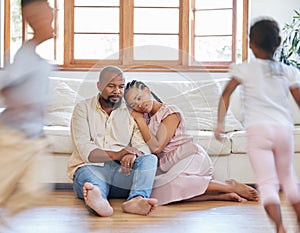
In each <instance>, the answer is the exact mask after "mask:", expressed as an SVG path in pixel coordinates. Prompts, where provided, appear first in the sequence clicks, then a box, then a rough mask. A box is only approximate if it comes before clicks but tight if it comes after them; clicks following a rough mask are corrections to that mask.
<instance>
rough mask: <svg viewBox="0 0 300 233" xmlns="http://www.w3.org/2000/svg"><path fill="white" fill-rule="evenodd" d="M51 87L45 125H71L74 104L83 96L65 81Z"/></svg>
mask: <svg viewBox="0 0 300 233" xmlns="http://www.w3.org/2000/svg"><path fill="white" fill-rule="evenodd" d="M51 89H52V90H50V97H49V102H48V105H47V106H46V109H45V125H47V126H53V125H57V126H69V125H70V120H71V116H72V112H73V108H74V105H75V104H76V103H77V102H78V101H80V100H82V97H81V96H80V95H78V93H77V92H76V91H75V90H73V89H72V88H70V87H69V86H68V85H67V84H66V83H65V82H63V81H61V82H58V83H57V84H56V85H55V87H52V88H51Z"/></svg>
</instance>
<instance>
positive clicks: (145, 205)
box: [122, 196, 157, 215]
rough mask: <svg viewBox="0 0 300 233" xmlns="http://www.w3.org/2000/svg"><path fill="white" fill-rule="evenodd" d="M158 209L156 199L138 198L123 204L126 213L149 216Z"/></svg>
mask: <svg viewBox="0 0 300 233" xmlns="http://www.w3.org/2000/svg"><path fill="white" fill-rule="evenodd" d="M156 207H157V200H156V199H155V198H143V197H141V196H137V197H134V198H132V199H131V200H129V201H126V202H124V203H123V204H122V209H123V211H124V212H126V213H131V214H141V215H148V214H150V213H151V212H152V211H153V210H155V209H156Z"/></svg>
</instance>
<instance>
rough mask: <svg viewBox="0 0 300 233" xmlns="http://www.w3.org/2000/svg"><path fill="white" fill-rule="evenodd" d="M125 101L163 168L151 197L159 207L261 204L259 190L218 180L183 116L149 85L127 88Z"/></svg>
mask: <svg viewBox="0 0 300 233" xmlns="http://www.w3.org/2000/svg"><path fill="white" fill-rule="evenodd" d="M124 97H125V101H126V103H127V106H128V108H129V109H130V110H131V114H132V116H133V118H134V119H135V121H136V123H137V125H138V126H139V128H140V131H141V133H142V136H143V138H144V140H145V142H146V143H147V144H148V146H149V148H150V149H151V151H152V153H154V154H156V156H157V158H158V161H159V168H158V170H157V175H156V177H155V181H154V185H153V190H152V194H151V197H152V198H156V199H157V200H158V205H166V204H169V203H173V202H177V201H209V200H213V201H217V200H218V201H236V202H243V201H258V199H259V197H258V193H257V191H256V190H255V189H254V188H252V187H250V186H247V185H245V184H242V183H240V182H238V181H236V180H234V179H230V180H226V181H225V182H221V181H218V180H216V179H214V178H213V177H214V167H213V163H212V161H211V159H210V157H209V155H208V154H207V153H206V151H205V150H204V149H203V148H202V147H201V146H200V145H198V144H197V143H195V141H194V139H193V137H192V136H190V135H189V134H188V133H187V130H186V121H185V118H184V116H183V113H182V112H181V111H180V109H179V108H178V107H177V106H176V105H170V104H167V103H163V102H162V101H161V100H160V99H159V98H158V96H156V95H155V94H154V93H153V91H151V90H150V88H149V87H148V86H146V84H145V83H143V82H141V81H137V80H133V81H131V82H129V83H127V85H126V87H125V94H124Z"/></svg>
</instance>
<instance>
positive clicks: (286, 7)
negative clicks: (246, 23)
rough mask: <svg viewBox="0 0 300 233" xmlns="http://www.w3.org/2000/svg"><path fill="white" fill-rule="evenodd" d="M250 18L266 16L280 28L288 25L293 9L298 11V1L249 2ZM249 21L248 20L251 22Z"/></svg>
mask: <svg viewBox="0 0 300 233" xmlns="http://www.w3.org/2000/svg"><path fill="white" fill-rule="evenodd" d="M250 6H251V7H250V18H251V19H253V18H256V17H260V16H268V17H272V18H273V19H275V20H276V21H277V22H278V24H279V26H280V28H282V27H283V26H284V24H285V23H289V22H290V20H291V19H292V16H293V15H294V10H295V9H298V10H299V9H300V1H299V0H251V2H250ZM251 19H250V20H251Z"/></svg>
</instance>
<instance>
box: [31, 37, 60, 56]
mask: <svg viewBox="0 0 300 233" xmlns="http://www.w3.org/2000/svg"><path fill="white" fill-rule="evenodd" d="M36 51H37V53H38V54H39V55H40V56H41V57H43V58H45V59H47V60H51V61H54V51H55V50H54V39H50V40H47V41H45V42H43V43H41V44H40V45H39V46H38V47H37V48H36Z"/></svg>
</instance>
